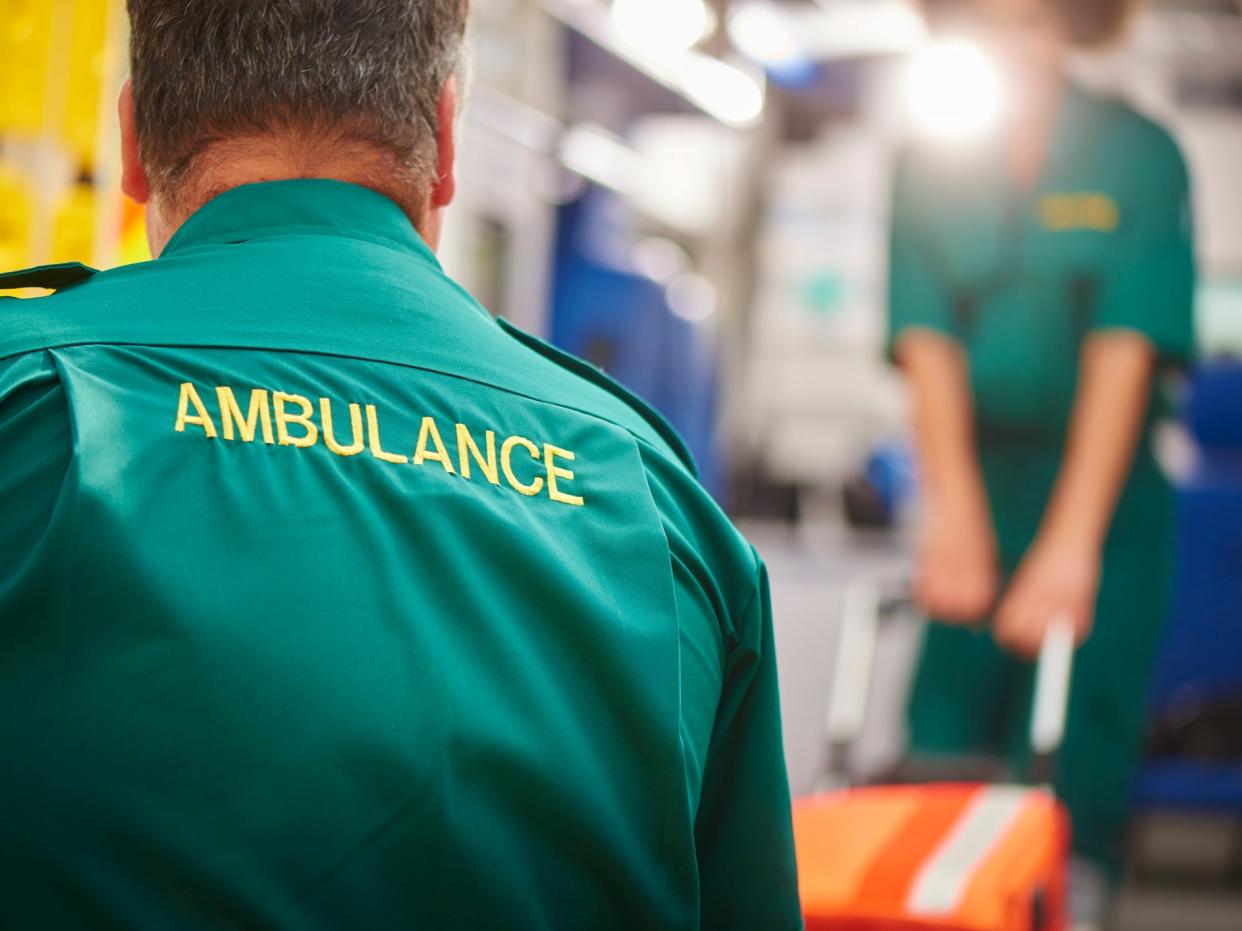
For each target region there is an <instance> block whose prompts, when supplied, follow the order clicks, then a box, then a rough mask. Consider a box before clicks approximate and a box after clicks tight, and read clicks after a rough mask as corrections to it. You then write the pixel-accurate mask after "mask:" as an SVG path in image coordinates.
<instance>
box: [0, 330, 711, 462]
mask: <svg viewBox="0 0 1242 931" xmlns="http://www.w3.org/2000/svg"><path fill="white" fill-rule="evenodd" d="M78 346H110V347H119V348H136V349H205V350H213V349H218V350H230V351H234V352H276V353H285V354H291V355H307V356H323V357H325V358H330V359H353V360H355V361H357V362H367V363H370V364H373V365H395V366H397V367H398V368H403V369H413V370H414V371H418V372H428V373H430V374H432V375H440V376H442V377H444V378H452V379H456V380H458V381H465V382H470V383H471V384H473V385H481V386H482V387H484V388H491V389H492V390H493V391H499V392H500V393H501V394H507V395H510V396H512V397H515V398H523V399H524V400H527V401H533V402H534V403H536V404H544V405H547V406H548V407H555V408H559V409H561V410H566V411H573V412H574V413H575V414H579V415H581V416H583V417H587V418H589V419H591V420H597V421H599V422H600V423H605V424H608V425H609V426H610V427H615V428H616V429H617V430H620V431H621V432H622V433H624V434H625V435H626V436H629V437H632V438H633V439H634V440H635V442H638V443H641V444H642V445H643V446H647V447H650V448H651V449H653V450H655V451H656V452H658V453H661V454H662V455H663V453H662V452H661V450H660V448H659V447H658V446H657V445H656V444H655V443H653V442H652V441H651V440H649V439H647V438H646V437H643V436H640V435H639V434H637V433H635V432H634V431H633V430H632V429H630V428H629V427H627V426H626V425H625V424H621V423H617V422H616V421H615V420H612V419H611V418H609V417H605V416H604V415H603V414H600V413H598V412H596V411H589V410H583V409H582V408H581V407H575V406H574V405H572V404H565V403H562V402H560V401H552V400H549V399H548V398H542V397H536V396H535V395H532V394H526V393H524V392H522V391H515V390H514V389H512V388H507V387H505V386H504V385H496V384H493V383H492V382H490V381H483V380H481V379H478V378H472V377H470V376H469V375H463V374H461V373H460V372H446V371H444V370H443V369H438V368H431V367H430V366H426V365H412V364H410V363H408V362H397V361H393V360H392V359H369V358H366V357H364V356H355V355H350V354H349V353H344V352H322V351H317V350H313V349H280V348H272V347H269V348H256V347H254V346H228V345H223V344H221V345H211V346H205V345H200V344H188V345H187V344H183V343H135V342H108V341H106V340H104V341H96V340H81V341H75V342H53V343H48V344H41V345H38V346H30V347H27V348H21V349H17V350H15V351H13V352H3V351H0V363H4V362H8V361H10V360H13V359H20V358H23V357H25V356H29V355H34V354H35V353H43V352H49V353H55V352H56V350H58V349H72V348H74V347H78ZM584 364H585V363H584ZM656 416H658V415H656ZM669 429H670V430H671V429H672V428H671V427H670V428H669ZM674 436H676V434H674ZM670 445H671V444H670ZM673 452H674V453H675V454H677V461H678V462H680V463H682V464H683V465H686V461H685V460H684V459H682V457H681V455H680V454H679V453H678V448H677V447H676V446H674V447H673ZM687 455H688V454H687ZM688 467H689V468H691V470H692V474H693V475H694V477H695V478H696V479H697V478H698V475H697V474H696V473H694V472H693V460H691V461H690V464H689V466H688Z"/></svg>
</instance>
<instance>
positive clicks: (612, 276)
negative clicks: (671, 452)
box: [552, 189, 723, 496]
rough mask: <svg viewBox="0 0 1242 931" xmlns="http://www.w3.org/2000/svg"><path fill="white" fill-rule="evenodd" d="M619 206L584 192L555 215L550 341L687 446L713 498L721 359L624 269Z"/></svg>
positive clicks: (706, 335) (606, 196) (626, 240)
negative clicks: (646, 407)
mask: <svg viewBox="0 0 1242 931" xmlns="http://www.w3.org/2000/svg"><path fill="white" fill-rule="evenodd" d="M620 206H621V205H620V204H619V202H618V201H617V199H616V197H615V196H614V195H612V194H610V193H608V192H605V191H602V190H599V189H589V190H588V192H587V194H586V195H584V196H583V198H582V199H580V200H579V201H577V202H576V203H573V204H570V205H567V206H565V207H562V208H561V212H560V216H559V218H558V220H559V226H558V231H557V250H556V269H555V283H554V288H553V311H552V342H554V343H555V344H556V345H558V346H560V347H561V348H562V349H565V350H567V351H569V352H572V353H574V354H575V355H577V356H581V357H582V358H584V359H586V360H587V361H589V362H593V363H594V364H596V365H598V366H599V367H600V368H602V369H604V371H606V372H608V374H610V375H611V376H613V377H614V378H616V379H617V380H618V381H620V382H621V383H622V384H623V385H625V386H626V387H627V388H629V389H630V390H632V391H634V392H635V393H636V394H638V395H639V396H640V397H642V398H643V399H644V400H646V401H647V402H648V403H649V404H651V405H652V407H654V408H655V409H656V410H658V411H659V412H660V413H661V414H663V415H664V416H665V417H666V418H667V419H668V420H669V422H670V423H671V424H672V425H673V427H674V428H676V430H677V431H678V432H679V433H680V434H681V435H682V436H683V437H684V438H685V440H686V444H687V445H688V446H689V447H690V451H691V452H692V453H693V454H694V458H695V462H696V463H697V464H698V467H699V473H700V477H701V479H702V481H703V484H704V486H705V487H706V488H707V489H708V491H710V492H712V493H713V494H715V495H717V496H719V494H720V491H721V489H722V488H723V475H722V469H721V463H720V457H719V455H718V452H717V448H716V416H717V381H716V379H717V373H718V361H717V355H716V351H715V347H714V344H713V342H712V340H711V339H710V330H708V329H705V328H703V327H700V326H696V325H694V324H692V323H690V322H689V321H687V320H684V319H683V318H681V317H679V316H677V315H676V314H674V313H673V312H672V310H671V309H670V307H669V304H668V300H667V296H666V293H665V289H664V287H663V286H662V285H660V284H658V283H656V282H654V281H652V280H650V279H649V278H646V277H643V276H641V275H637V274H634V273H633V272H632V271H630V270H629V269H628V265H629V261H628V249H629V246H630V244H631V243H632V242H633V235H632V231H631V230H629V229H628V228H627V226H626V220H625V214H624V211H623V210H622V209H620Z"/></svg>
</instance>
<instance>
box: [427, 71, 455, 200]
mask: <svg viewBox="0 0 1242 931" xmlns="http://www.w3.org/2000/svg"><path fill="white" fill-rule="evenodd" d="M458 104H459V101H458V88H457V78H456V77H450V78H449V79H448V80H447V81H445V82H444V87H443V88H442V89H441V90H440V102H439V103H438V104H437V105H436V183H435V184H434V185H433V186H432V188H431V208H432V209H433V210H442V209H444V208H445V207H447V206H448V205H449V204H451V203H452V202H453V197H454V195H455V194H456V193H457V138H456V135H457V133H456V130H457V107H458Z"/></svg>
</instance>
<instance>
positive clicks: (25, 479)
mask: <svg viewBox="0 0 1242 931" xmlns="http://www.w3.org/2000/svg"><path fill="white" fill-rule="evenodd" d="M72 449H73V439H72V436H71V433H70V428H69V417H68V412H67V406H66V399H65V394H64V390H63V388H62V387H61V384H60V379H59V376H58V374H57V372H56V367H55V364H54V363H53V362H52V359H51V357H50V356H49V355H48V354H47V353H33V354H30V355H24V356H17V357H15V358H12V359H4V360H0V515H3V519H0V609H2V608H3V607H4V604H5V601H6V600H7V599H8V598H9V597H15V596H18V594H19V592H20V588H21V586H20V585H18V584H17V583H18V581H19V580H20V578H21V576H22V575H23V573H24V572H25V571H26V569H27V567H28V565H29V563H30V557H31V555H32V552H33V550H34V548H35V547H36V546H37V544H38V542H39V540H40V539H42V537H43V535H44V533H45V532H46V530H47V527H48V524H49V523H50V522H51V519H52V514H53V512H54V511H55V508H56V503H57V501H58V500H59V497H60V490H61V486H62V484H63V482H64V478H65V473H66V471H67V470H68V468H69V463H70V460H71V458H72ZM0 613H2V612H0Z"/></svg>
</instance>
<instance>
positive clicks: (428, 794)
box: [0, 181, 800, 929]
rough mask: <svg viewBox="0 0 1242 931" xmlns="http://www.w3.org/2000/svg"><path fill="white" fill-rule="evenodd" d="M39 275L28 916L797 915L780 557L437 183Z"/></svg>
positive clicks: (338, 924) (28, 488)
mask: <svg viewBox="0 0 1242 931" xmlns="http://www.w3.org/2000/svg"><path fill="white" fill-rule="evenodd" d="M85 277H86V274H85V272H84V271H82V272H81V273H79V271H78V270H76V269H73V268H62V269H59V270H53V271H47V270H45V271H43V272H41V273H34V274H33V275H28V276H25V277H21V276H19V277H17V278H14V279H11V280H9V281H8V282H7V283H5V284H6V286H9V287H13V286H16V285H19V284H24V283H31V282H33V283H50V284H54V285H68V286H67V287H64V288H63V289H62V290H61V291H59V292H58V293H57V294H55V295H53V296H50V297H46V298H40V299H35V300H26V301H18V300H11V299H9V300H4V301H3V302H0V320H2V321H3V324H2V325H0V515H2V516H3V520H0V709H2V710H0V746H3V747H4V748H5V751H4V759H5V762H4V765H3V766H2V767H0V835H2V836H3V840H2V841H0V900H2V901H3V902H4V910H5V913H6V915H7V918H6V924H10V925H11V926H13V927H31V928H34V927H39V928H52V927H89V928H108V927H125V928H169V927H176V928H196V927H230V928H299V929H300V928H350V929H359V928H372V927H373V928H391V927H405V928H428V929H443V928H513V929H528V928H530V929H535V928H539V929H553V928H558V929H560V928H563V929H580V928H631V929H632V928H653V929H654V928H697V927H700V926H702V927H705V928H725V927H735V928H756V929H759V928H762V929H777V928H794V927H798V926H799V924H800V919H799V917H798V899H797V890H796V878H795V869H794V863H793V854H792V842H791V831H790V824H789V796H788V788H787V784H786V778H785V768H784V761H783V758H782V752H781V737H780V728H779V719H778V706H777V687H776V672H775V667H774V661H775V660H774V655H773V645H772V627H771V618H770V610H769V601H768V592H767V585H766V579H765V574H764V569H763V567H762V564H761V563H760V561H759V560H758V558H757V557H756V554H755V553H754V551H753V550H752V549H751V548H750V547H749V546H748V545H747V544H746V543H745V541H744V540H743V539H742V538H741V537H740V536H739V535H738V534H737V532H736V531H735V530H734V529H733V528H732V527H731V526H730V524H729V523H728V521H727V520H726V519H725V517H724V516H723V514H722V513H721V512H720V511H719V510H718V509H717V508H716V507H715V506H714V504H713V503H712V502H711V500H710V499H709V497H708V496H707V495H706V494H705V493H704V492H703V491H702V490H701V488H700V487H699V485H698V484H697V482H696V481H695V479H694V477H693V467H692V465H691V464H690V463H689V461H688V457H687V455H686V454H685V452H684V451H683V448H682V446H681V444H680V442H679V440H678V439H677V438H676V436H675V435H674V434H672V432H671V431H670V430H668V428H667V427H666V426H665V425H664V424H663V422H662V421H660V419H659V418H658V417H657V416H656V415H654V414H652V413H651V412H650V411H649V410H647V409H646V408H645V407H643V406H642V405H641V404H640V403H639V402H637V401H635V400H634V399H633V398H631V397H629V396H628V395H626V394H625V393H624V392H623V391H622V390H621V389H619V388H618V387H616V386H615V385H614V384H612V383H611V382H609V381H607V380H606V379H605V378H603V377H602V376H600V375H599V374H598V373H596V372H594V371H593V370H591V369H589V368H588V367H586V366H585V365H583V364H582V363H579V362H577V361H576V360H573V359H571V358H569V357H567V356H563V355H561V354H559V353H558V352H557V351H555V350H553V349H551V348H549V347H547V346H545V345H543V344H541V343H539V342H538V341H536V340H533V339H532V338H530V337H527V336H525V335H523V334H521V333H519V332H517V331H515V330H512V329H511V328H509V327H507V326H505V325H503V324H501V323H498V322H497V321H495V320H494V319H493V318H492V317H491V316H489V315H488V314H487V313H486V312H485V311H484V310H482V309H481V308H480V307H479V306H478V305H477V304H475V303H474V302H473V301H472V300H471V299H470V298H469V297H468V296H467V295H466V294H465V293H464V292H462V291H461V290H460V289H459V288H458V287H457V286H456V285H454V284H453V283H452V282H451V281H450V280H449V279H448V278H447V277H446V276H445V275H444V274H443V272H442V271H441V270H440V267H439V265H438V264H437V262H436V260H435V258H434V257H433V255H432V253H431V252H430V250H428V249H427V247H426V246H425V245H424V244H423V243H422V242H421V241H420V240H419V239H418V237H417V234H416V233H415V231H414V229H413V228H412V227H411V225H410V223H409V222H408V221H407V220H406V218H405V217H404V215H403V214H402V213H401V212H400V211H399V210H398V208H397V207H396V206H395V205H394V204H393V203H392V202H390V201H388V200H387V199H385V198H383V197H381V196H379V195H377V194H374V193H372V192H370V191H367V190H364V189H362V188H359V187H354V186H351V185H346V184H340V183H336V182H331V181H287V182H277V183H270V184H260V185H251V186H247V187H243V188H238V189H235V190H232V191H229V192H227V193H225V194H223V195H221V196H219V197H218V198H216V199H215V200H213V201H211V202H210V203H209V204H207V206H205V207H204V208H203V209H202V210H201V211H199V212H198V213H197V214H195V215H194V216H193V217H192V218H190V220H189V221H187V222H186V223H185V225H184V226H183V227H182V228H181V229H180V231H179V232H178V233H177V234H176V235H175V236H174V237H173V240H172V241H171V242H170V243H169V245H168V247H167V249H166V250H165V252H164V254H163V255H162V256H161V257H160V258H159V259H158V260H156V261H154V262H148V263H144V264H141V265H135V266H129V267H124V268H119V269H116V270H113V271H108V272H102V273H99V274H96V275H94V276H93V277H90V278H89V279H88V280H82V281H80V282H77V283H75V280H76V279H78V278H85Z"/></svg>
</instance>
